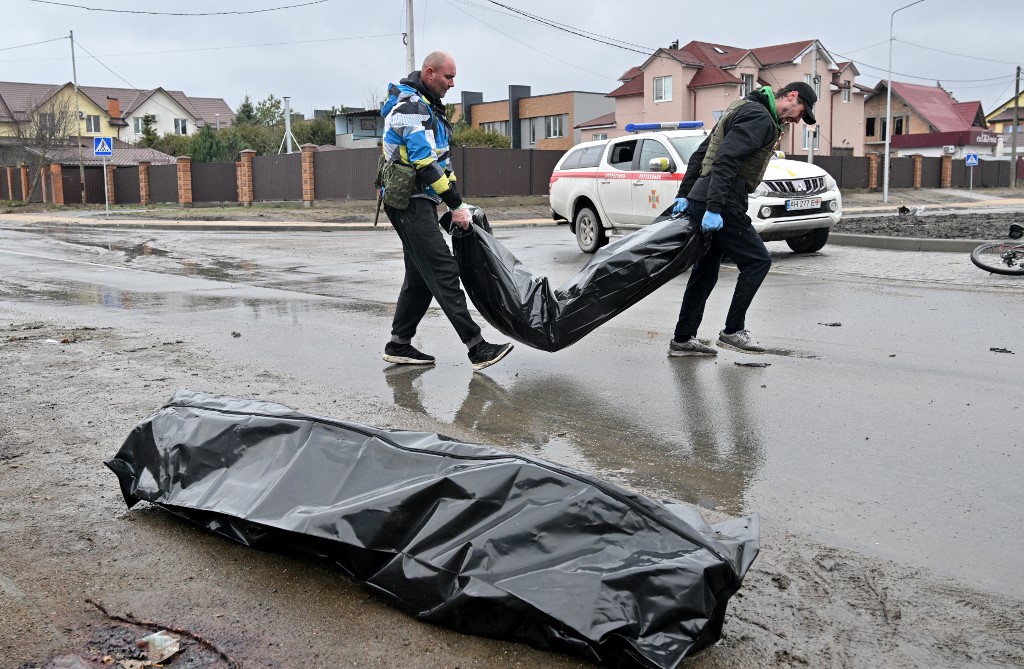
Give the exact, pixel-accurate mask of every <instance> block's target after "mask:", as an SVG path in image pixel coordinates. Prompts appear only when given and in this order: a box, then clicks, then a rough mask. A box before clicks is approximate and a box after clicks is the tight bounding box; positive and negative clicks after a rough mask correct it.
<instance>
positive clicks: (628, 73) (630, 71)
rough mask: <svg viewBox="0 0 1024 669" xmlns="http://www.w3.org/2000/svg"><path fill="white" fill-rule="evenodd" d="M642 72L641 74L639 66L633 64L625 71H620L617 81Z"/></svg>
mask: <svg viewBox="0 0 1024 669" xmlns="http://www.w3.org/2000/svg"><path fill="white" fill-rule="evenodd" d="M642 74H643V70H641V69H640V68H639V67H637V66H636V65H634V66H633V67H631V68H629V69H628V70H626V71H625V72H623V73H622V76H621V77H619V81H629V80H630V79H633V78H634V77H638V76H640V75H642Z"/></svg>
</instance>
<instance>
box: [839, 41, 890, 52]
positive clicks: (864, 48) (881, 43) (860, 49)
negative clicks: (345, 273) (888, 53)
mask: <svg viewBox="0 0 1024 669" xmlns="http://www.w3.org/2000/svg"><path fill="white" fill-rule="evenodd" d="M888 41H889V40H887V39H884V40H882V41H881V42H876V43H875V44H869V45H868V46H862V47H860V48H859V49H843V51H845V52H846V53H857V52H858V51H867V50H868V49H873V48H875V47H876V46H881V45H883V44H885V43H887V42H888ZM836 53H839V52H838V51H837V52H836Z"/></svg>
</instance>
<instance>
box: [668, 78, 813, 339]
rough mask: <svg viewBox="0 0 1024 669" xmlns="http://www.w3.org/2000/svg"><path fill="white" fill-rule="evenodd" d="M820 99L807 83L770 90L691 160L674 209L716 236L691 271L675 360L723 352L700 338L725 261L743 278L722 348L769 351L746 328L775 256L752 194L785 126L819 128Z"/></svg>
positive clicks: (739, 104) (733, 113) (737, 110)
mask: <svg viewBox="0 0 1024 669" xmlns="http://www.w3.org/2000/svg"><path fill="white" fill-rule="evenodd" d="M817 100H818V96H817V95H815V93H814V89H813V88H811V87H810V86H809V85H807V84H805V83H803V82H802V81H796V82H793V83H791V84H787V85H786V86H785V87H783V88H782V89H781V90H780V91H779V92H777V93H774V92H772V89H771V87H770V86H765V87H764V88H761V89H759V90H756V91H754V92H752V93H751V94H750V95H748V96H746V97H745V98H741V99H739V100H737V101H736V102H733V103H732V104H731V105H729V106H728V108H726V110H725V112H724V113H723V114H722V117H721V118H720V119H719V121H718V124H717V125H715V128H714V129H713V130H712V131H711V134H710V135H708V137H707V139H705V140H704V142H703V143H701V145H700V147H699V148H698V149H697V150H696V151H694V152H693V155H692V156H690V161H689V164H688V165H687V166H686V175H685V177H684V178H683V182H682V184H680V186H679V194H678V196H677V198H676V205H675V208H674V211H675V212H677V213H681V212H683V211H688V212H689V216H690V220H693V221H700V222H701V229H702V230H703V231H704V232H706V233H710V234H711V246H710V248H709V249H708V252H707V253H706V254H705V255H704V256H703V257H702V258H701V259H700V260H698V261H697V262H696V263H695V264H694V265H693V268H692V269H691V271H690V279H689V281H688V282H687V284H686V292H685V293H684V294H683V304H682V306H681V307H680V309H679V321H678V322H677V323H676V329H675V332H674V334H673V337H672V341H671V342H669V348H668V354H669V355H670V356H714V355H718V351H716V350H715V349H714V348H712V347H710V346H705V345H704V344H702V343H701V342H700V341H699V340H698V339H697V328H698V327H699V326H700V322H701V319H702V318H703V316H704V305H705V303H707V300H708V297H709V296H710V295H711V290H712V289H713V288H714V287H715V283H717V281H718V270H719V268H720V267H721V264H722V256H723V255H725V256H728V257H729V258H731V259H732V261H733V262H735V263H736V266H737V267H738V268H739V271H740V275H739V277H738V278H737V280H736V289H735V291H734V292H733V296H732V303H731V304H730V305H729V313H728V315H727V316H726V319H725V328H724V329H723V330H722V331H721V332H719V333H718V338H717V340H716V341H715V343H716V344H717V345H718V346H719V347H720V348H724V349H729V350H732V351H739V352H741V353H764V352H765V349H764V348H763V347H762V346H760V345H759V344H758V343H757V341H756V340H755V339H754V338H753V337H752V336H751V334H750V333H749V332H748V331H747V329H746V323H745V321H746V314H747V309H748V308H749V307H750V303H751V302H752V301H753V299H754V295H755V294H756V293H757V289H758V288H760V286H761V282H762V281H764V278H765V276H767V274H768V268H769V267H771V264H772V259H771V256H770V255H769V253H768V249H767V248H765V245H764V242H762V241H761V237H760V236H759V235H758V234H757V232H756V231H755V230H754V227H753V226H752V225H751V223H750V218H749V217H748V216H747V213H746V212H747V195H748V194H750V193H752V192H754V189H756V188H757V186H758V185H759V184H760V183H761V179H762V178H764V173H765V170H767V169H768V162H769V161H770V160H771V159H772V156H773V154H774V152H775V147H776V145H777V144H778V141H779V138H781V137H782V126H783V125H784V124H786V123H796V122H797V121H799V120H801V119H802V120H803V122H804V123H806V124H807V125H814V123H815V120H814V103H815V102H817Z"/></svg>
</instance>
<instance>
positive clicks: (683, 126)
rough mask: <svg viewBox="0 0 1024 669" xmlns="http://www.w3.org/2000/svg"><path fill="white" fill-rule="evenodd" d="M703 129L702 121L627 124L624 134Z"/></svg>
mask: <svg viewBox="0 0 1024 669" xmlns="http://www.w3.org/2000/svg"><path fill="white" fill-rule="evenodd" d="M703 127H704V121H673V122H672V123H627V124H626V132H637V131H638V130H696V129H698V128H703Z"/></svg>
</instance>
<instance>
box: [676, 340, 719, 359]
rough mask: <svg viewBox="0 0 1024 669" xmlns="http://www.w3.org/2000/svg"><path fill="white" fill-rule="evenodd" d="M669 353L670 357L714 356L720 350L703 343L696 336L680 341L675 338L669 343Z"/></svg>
mask: <svg viewBox="0 0 1024 669" xmlns="http://www.w3.org/2000/svg"><path fill="white" fill-rule="evenodd" d="M668 355H669V357H670V358H676V357H681V356H691V355H692V356H704V357H714V356H716V355H718V351H716V350H715V349H713V348H711V347H710V346H706V345H704V344H703V343H701V342H700V341H699V340H698V339H697V338H696V337H690V338H689V339H687V340H686V341H683V342H678V341H676V340H675V339H673V340H672V341H670V342H669V343H668Z"/></svg>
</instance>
